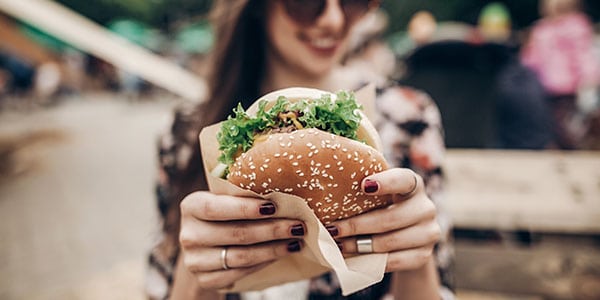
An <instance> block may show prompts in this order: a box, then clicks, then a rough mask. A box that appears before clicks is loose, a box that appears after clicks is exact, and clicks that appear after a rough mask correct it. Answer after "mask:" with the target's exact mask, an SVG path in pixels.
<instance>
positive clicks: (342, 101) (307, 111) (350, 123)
mask: <svg viewBox="0 0 600 300" xmlns="http://www.w3.org/2000/svg"><path fill="white" fill-rule="evenodd" d="M266 105H267V101H265V100H261V101H260V102H259V108H258V112H257V114H256V116H254V117H252V116H249V115H248V114H247V113H246V111H245V110H244V108H243V107H242V106H241V104H238V106H237V108H235V109H234V110H233V114H232V115H230V116H229V117H228V118H227V120H225V121H224V122H223V123H222V125H221V130H220V131H219V133H218V134H217V140H218V142H219V150H220V151H221V155H220V156H219V162H221V163H223V164H225V165H227V166H230V165H231V164H233V162H234V161H235V158H236V157H237V156H238V155H239V154H241V153H243V152H246V151H248V150H249V149H250V148H251V147H252V145H253V143H254V139H255V137H256V136H257V135H259V134H263V133H268V132H269V131H271V130H274V129H276V128H280V127H287V126H292V125H294V123H293V121H292V120H290V119H285V118H280V117H279V115H280V114H285V113H288V112H293V113H295V115H296V116H297V118H296V119H297V120H298V121H299V122H300V124H301V125H302V127H304V128H317V129H321V130H323V131H326V132H331V133H334V134H336V135H341V136H344V137H347V138H350V139H354V140H356V139H357V136H356V131H357V130H358V127H359V125H360V121H361V116H360V114H358V113H357V111H356V110H357V109H361V106H360V105H358V103H357V102H356V99H355V97H354V94H353V93H351V92H346V91H341V92H338V93H337V100H336V101H335V102H334V101H331V98H330V95H328V94H323V96H321V98H319V99H315V100H301V101H298V102H296V103H288V101H287V99H286V98H285V97H284V96H280V97H279V98H278V99H277V101H276V102H275V104H274V105H273V107H271V108H270V109H268V110H267V109H265V108H266Z"/></svg>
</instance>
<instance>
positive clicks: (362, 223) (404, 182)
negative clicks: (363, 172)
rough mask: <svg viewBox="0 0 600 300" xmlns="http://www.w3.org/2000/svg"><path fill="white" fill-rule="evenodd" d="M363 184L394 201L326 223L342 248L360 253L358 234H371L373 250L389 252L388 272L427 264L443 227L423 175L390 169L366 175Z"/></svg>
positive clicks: (348, 251) (370, 190) (371, 191)
mask: <svg viewBox="0 0 600 300" xmlns="http://www.w3.org/2000/svg"><path fill="white" fill-rule="evenodd" d="M362 188H363V191H365V192H369V193H368V194H369V195H386V194H389V195H392V198H393V200H394V203H393V204H392V205H390V206H389V207H387V208H383V209H377V210H373V211H370V212H368V213H364V214H361V215H358V216H355V217H352V218H348V219H345V220H341V221H337V222H334V223H332V224H329V225H328V226H326V228H327V230H328V231H329V233H330V234H331V235H332V236H333V237H334V239H335V240H336V241H337V242H338V246H340V248H341V249H342V252H343V253H353V254H356V253H358V252H359V251H358V247H357V243H356V241H357V238H365V236H367V238H368V237H369V236H370V237H371V239H372V250H373V252H374V253H385V252H388V253H389V256H388V261H387V266H386V272H394V271H408V270H415V269H418V268H420V267H422V266H423V265H425V263H427V262H428V261H429V260H430V259H431V258H432V253H433V247H434V246H435V244H436V243H437V241H438V240H439V239H440V235H441V230H440V227H439V225H438V223H437V222H436V220H435V217H436V209H435V205H434V204H433V202H432V201H431V199H429V197H428V196H427V194H426V193H425V188H424V184H423V179H422V178H421V176H419V175H417V174H416V173H414V172H413V171H412V170H410V169H401V168H394V169H389V170H386V171H383V172H381V173H378V174H374V175H371V176H369V177H367V178H365V179H364V180H363V182H362ZM361 236H362V237H361ZM367 248H368V247H367Z"/></svg>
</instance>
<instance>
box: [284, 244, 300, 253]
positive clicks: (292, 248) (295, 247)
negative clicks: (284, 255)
mask: <svg viewBox="0 0 600 300" xmlns="http://www.w3.org/2000/svg"><path fill="white" fill-rule="evenodd" d="M300 248H301V247H300V242H299V241H293V242H291V243H289V244H288V245H287V250H288V252H298V251H300Z"/></svg>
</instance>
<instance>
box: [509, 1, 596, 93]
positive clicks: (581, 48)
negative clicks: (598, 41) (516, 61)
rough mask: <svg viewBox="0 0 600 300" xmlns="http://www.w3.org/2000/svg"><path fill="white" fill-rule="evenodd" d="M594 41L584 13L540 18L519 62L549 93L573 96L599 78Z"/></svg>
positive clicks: (594, 83) (589, 23)
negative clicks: (533, 74) (527, 68)
mask: <svg viewBox="0 0 600 300" xmlns="http://www.w3.org/2000/svg"><path fill="white" fill-rule="evenodd" d="M593 39H594V32H593V28H592V24H591V22H590V21H589V19H588V18H587V16H586V15H585V14H583V13H569V14H566V15H562V16H557V17H553V18H547V19H542V20H541V21H539V22H538V23H537V24H536V25H535V26H534V27H533V30H532V32H531V36H530V38H529V42H528V43H527V45H526V46H525V47H524V48H523V51H522V53H521V59H522V61H523V64H525V65H526V66H528V67H530V68H531V69H533V70H534V71H535V72H536V73H537V74H538V76H539V78H540V80H541V82H542V84H543V85H544V87H545V88H546V90H547V91H548V92H549V93H550V94H552V95H569V94H575V93H576V92H577V90H578V88H579V87H581V86H583V85H597V84H598V81H599V79H600V64H599V63H598V57H596V53H595V52H594V46H593Z"/></svg>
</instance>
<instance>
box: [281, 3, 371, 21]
mask: <svg viewBox="0 0 600 300" xmlns="http://www.w3.org/2000/svg"><path fill="white" fill-rule="evenodd" d="M338 1H339V5H340V7H341V9H342V12H343V13H344V17H345V18H346V22H349V23H350V22H353V21H356V20H357V19H359V18H360V17H362V16H363V15H365V14H366V13H367V12H369V10H371V9H373V8H375V7H377V6H379V0H338ZM282 2H283V6H284V7H285V11H286V13H287V14H288V16H289V17H290V18H291V19H292V20H294V22H296V23H298V24H301V25H310V24H313V23H314V22H315V21H316V20H317V19H318V18H319V16H321V15H322V14H323V12H324V11H325V9H326V8H327V0H282Z"/></svg>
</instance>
